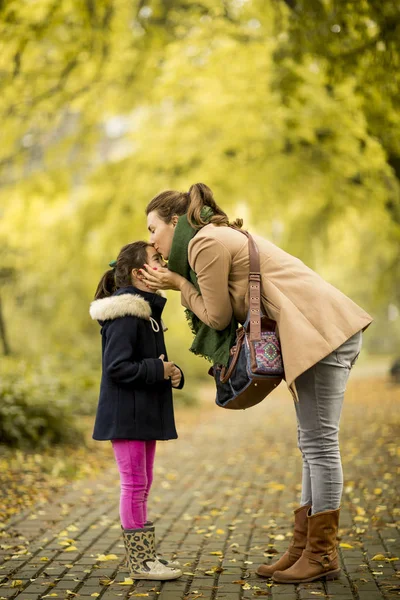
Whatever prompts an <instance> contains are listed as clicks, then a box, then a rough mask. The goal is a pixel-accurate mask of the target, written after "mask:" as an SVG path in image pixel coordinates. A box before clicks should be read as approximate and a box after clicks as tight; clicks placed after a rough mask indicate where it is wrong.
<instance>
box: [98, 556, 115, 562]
mask: <svg viewBox="0 0 400 600" xmlns="http://www.w3.org/2000/svg"><path fill="white" fill-rule="evenodd" d="M97 560H99V561H100V562H104V561H107V560H118V556H117V555H116V554H98V555H97Z"/></svg>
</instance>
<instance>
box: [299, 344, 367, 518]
mask: <svg viewBox="0 0 400 600" xmlns="http://www.w3.org/2000/svg"><path fill="white" fill-rule="evenodd" d="M360 348H361V333H358V334H356V335H355V336H353V337H352V338H350V339H349V340H347V342H345V343H344V344H343V345H342V346H340V348H338V349H337V350H336V351H334V352H332V353H331V354H329V355H328V356H327V357H326V358H324V359H323V360H321V361H320V362H319V363H317V364H316V365H314V366H313V367H312V368H311V369H309V370H308V371H306V372H305V373H303V374H302V375H300V377H298V378H297V380H296V388H297V392H298V396H299V402H296V403H295V408H296V414H297V421H298V433H299V447H300V450H301V452H302V455H303V490H302V503H303V500H304V501H307V500H312V514H315V513H319V512H323V511H326V510H336V509H338V508H339V506H340V501H341V496H342V490H343V471H342V464H341V457H340V450H339V421H340V415H341V410H342V405H343V398H344V392H345V389H346V384H347V380H348V377H349V374H350V370H351V367H352V366H353V364H354V362H355V360H356V358H357V356H358V354H359V352H360ZM308 473H309V478H308ZM310 491H311V497H310ZM304 503H306V502H304Z"/></svg>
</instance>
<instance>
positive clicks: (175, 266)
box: [168, 207, 238, 366]
mask: <svg viewBox="0 0 400 600" xmlns="http://www.w3.org/2000/svg"><path fill="white" fill-rule="evenodd" d="M213 214H214V213H213V211H212V209H211V208H210V207H204V208H203V209H202V211H201V217H202V219H203V220H204V221H210V219H211V217H212V216H213ZM197 232H198V230H197V229H194V228H193V227H192V226H191V225H190V223H189V221H188V220H187V215H186V214H185V215H182V216H181V217H179V220H178V223H177V225H176V227H175V232H174V238H173V241H172V247H171V252H170V255H169V258H168V268H169V269H170V270H171V271H174V272H175V273H179V275H182V277H184V278H185V279H187V280H188V281H190V282H191V283H192V284H193V285H194V286H195V288H196V290H197V291H198V292H199V294H200V293H201V292H200V288H199V284H198V282H197V275H196V273H195V272H194V271H193V269H191V268H190V265H189V262H188V246H189V242H190V240H191V239H192V238H193V237H194V236H195V235H196V233H197ZM185 314H186V318H187V320H188V322H189V326H190V328H191V330H192V332H193V334H194V336H195V337H194V340H193V343H192V345H191V347H190V348H189V350H190V351H191V352H193V354H198V355H200V356H203V357H204V358H207V359H208V360H210V361H211V362H212V363H214V364H215V363H218V364H221V365H225V366H226V365H227V364H228V360H229V351H230V349H231V347H232V346H233V344H234V342H235V337H236V329H237V327H238V322H237V321H236V319H235V318H234V317H233V318H232V320H231V322H230V324H229V325H228V327H226V328H225V329H223V330H222V331H217V330H216V329H212V327H209V326H208V325H206V324H205V323H203V322H202V321H201V320H200V319H199V318H198V317H197V316H196V315H195V314H194V313H193V312H192V311H191V310H189V309H186V310H185Z"/></svg>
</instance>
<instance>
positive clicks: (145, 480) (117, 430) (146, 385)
mask: <svg viewBox="0 0 400 600" xmlns="http://www.w3.org/2000/svg"><path fill="white" fill-rule="evenodd" d="M145 263H147V264H149V265H150V266H151V267H152V268H153V269H157V268H159V267H161V266H163V265H164V263H163V260H162V258H161V256H160V254H159V253H158V252H156V250H155V249H154V247H153V246H150V245H149V244H148V243H147V242H135V243H132V244H128V245H126V246H124V247H123V248H122V250H121V251H120V253H119V255H118V258H117V260H116V261H113V263H110V266H112V268H111V269H110V270H109V271H107V272H106V273H105V274H104V275H103V277H102V278H101V281H100V283H99V285H98V286H97V290H96V294H95V300H94V302H92V304H91V306H90V315H91V317H92V319H97V320H98V321H99V323H100V325H101V335H102V378H101V386H100V398H99V404H98V408H97V414H96V421H95V425H94V432H93V438H94V439H95V440H111V443H112V447H113V450H114V454H115V459H116V462H117V465H118V469H119V472H120V478H121V498H120V516H121V524H122V530H123V537H124V544H125V548H126V553H127V558H128V564H129V569H130V573H131V576H132V577H133V578H134V579H152V580H167V579H176V578H177V577H180V576H181V575H182V572H181V571H180V569H178V568H174V567H175V566H176V563H175V564H173V563H168V562H167V561H162V562H160V560H159V559H158V557H157V556H156V554H155V540H154V527H153V526H152V523H150V522H148V521H147V498H148V495H149V491H150V486H151V483H152V480H153V463H154V455H155V450H156V440H170V439H176V438H177V437H178V436H177V433H176V429H175V421H174V409H173V403H172V389H171V388H172V387H175V388H178V389H181V388H182V387H183V383H184V378H183V373H182V371H181V370H180V369H179V367H177V366H176V365H175V364H174V363H173V362H171V361H169V360H168V358H167V352H166V349H165V343H164V334H163V326H162V320H161V314H162V311H163V309H164V306H165V303H166V299H165V298H163V297H162V296H160V295H159V294H157V293H153V292H149V291H146V290H147V288H146V286H145V284H144V283H143V281H142V275H141V273H140V268H141V267H142V266H143V265H144V264H145Z"/></svg>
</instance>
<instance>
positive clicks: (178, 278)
mask: <svg viewBox="0 0 400 600" xmlns="http://www.w3.org/2000/svg"><path fill="white" fill-rule="evenodd" d="M144 267H145V269H140V273H141V275H142V277H143V279H142V281H143V283H145V284H146V285H147V287H148V288H149V290H151V291H154V292H155V291H156V290H180V289H181V287H182V285H183V284H184V282H185V281H186V279H185V278H184V277H182V275H178V273H174V272H173V271H170V270H169V269H166V268H165V267H159V268H158V269H157V270H155V269H153V268H152V267H150V266H149V265H147V264H145V265H144Z"/></svg>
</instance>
